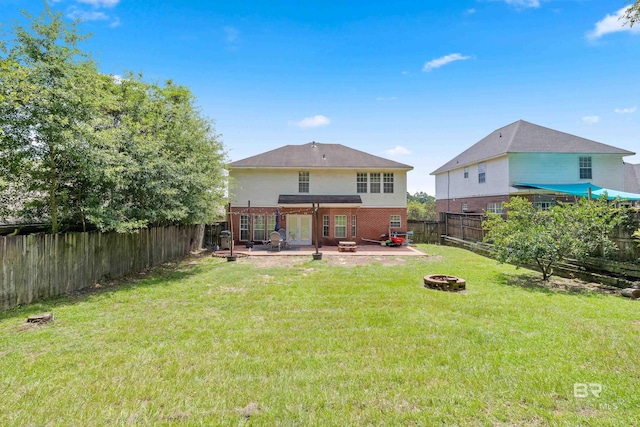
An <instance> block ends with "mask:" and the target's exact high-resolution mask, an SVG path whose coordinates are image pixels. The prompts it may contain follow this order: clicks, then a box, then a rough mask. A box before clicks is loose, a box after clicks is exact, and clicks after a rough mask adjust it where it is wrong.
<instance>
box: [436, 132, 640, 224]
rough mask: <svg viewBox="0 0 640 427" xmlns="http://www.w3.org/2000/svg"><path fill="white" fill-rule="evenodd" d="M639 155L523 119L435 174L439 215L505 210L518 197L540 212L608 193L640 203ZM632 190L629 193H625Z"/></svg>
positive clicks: (474, 147)
mask: <svg viewBox="0 0 640 427" xmlns="http://www.w3.org/2000/svg"><path fill="white" fill-rule="evenodd" d="M633 154H635V153H633V152H631V151H628V150H624V149H622V148H617V147H612V146H610V145H606V144H602V143H599V142H596V141H591V140H589V139H585V138H580V137H578V136H574V135H570V134H567V133H564V132H559V131H557V130H553V129H549V128H545V127H542V126H538V125H535V124H533V123H529V122H525V121H523V120H518V121H517V122H515V123H512V124H510V125H508V126H505V127H503V128H500V129H497V130H495V131H493V132H492V133H490V134H489V135H487V136H486V137H485V138H483V139H482V140H480V141H479V142H477V143H476V144H474V145H472V146H471V147H469V148H468V149H467V150H465V151H464V152H462V153H460V154H459V155H457V156H456V157H454V158H453V159H451V160H450V161H448V162H447V163H445V164H444V165H443V166H441V167H440V168H438V169H437V170H435V171H434V172H432V173H431V175H435V177H436V212H478V213H481V212H485V211H487V212H497V213H501V212H502V204H503V203H504V202H506V201H508V200H509V198H510V197H512V196H524V197H527V198H528V199H529V200H531V201H532V202H533V203H535V204H536V205H537V206H538V207H539V208H542V209H547V208H549V207H550V206H551V205H553V204H554V203H555V202H556V201H567V202H572V201H575V199H576V197H579V196H586V195H588V192H589V191H591V190H593V191H596V190H598V189H600V188H602V189H601V190H599V191H600V192H602V191H605V190H608V193H609V195H610V196H611V195H612V194H613V195H620V196H623V197H626V198H628V199H631V200H636V199H640V196H639V195H638V194H628V193H637V192H639V191H640V184H639V181H638V178H639V177H640V169H639V167H640V166H639V165H630V164H626V163H624V162H623V160H622V159H623V157H625V156H631V155H633ZM625 192H626V193H625Z"/></svg>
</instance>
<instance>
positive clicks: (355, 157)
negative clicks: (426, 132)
mask: <svg viewBox="0 0 640 427" xmlns="http://www.w3.org/2000/svg"><path fill="white" fill-rule="evenodd" d="M229 167H230V168H231V169H233V168H309V169H312V168H322V169H325V168H357V169H365V168H366V169H370V168H376V169H404V170H411V169H413V167H412V166H409V165H405V164H403V163H398V162H394V161H393V160H388V159H385V158H382V157H378V156H374V155H372V154H368V153H365V152H363V151H359V150H354V149H353V148H349V147H345V146H344V145H340V144H321V143H319V142H310V143H308V144H302V145H285V146H284V147H281V148H276V149H275V150H271V151H267V152H266V153H262V154H258V155H256V156H252V157H247V158H246V159H242V160H238V161H235V162H233V163H231V164H230V165H229Z"/></svg>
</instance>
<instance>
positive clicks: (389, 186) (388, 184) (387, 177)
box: [382, 173, 393, 193]
mask: <svg viewBox="0 0 640 427" xmlns="http://www.w3.org/2000/svg"><path fill="white" fill-rule="evenodd" d="M382 177H383V186H382V188H383V189H384V192H385V193H393V174H392V173H385V174H383V176H382Z"/></svg>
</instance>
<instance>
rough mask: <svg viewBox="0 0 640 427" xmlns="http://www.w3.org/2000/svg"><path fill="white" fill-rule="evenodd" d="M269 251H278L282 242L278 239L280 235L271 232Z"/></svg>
mask: <svg viewBox="0 0 640 427" xmlns="http://www.w3.org/2000/svg"><path fill="white" fill-rule="evenodd" d="M269 245H270V246H269V250H271V251H279V250H280V249H281V248H282V240H281V239H280V233H278V232H277V231H272V232H271V234H269Z"/></svg>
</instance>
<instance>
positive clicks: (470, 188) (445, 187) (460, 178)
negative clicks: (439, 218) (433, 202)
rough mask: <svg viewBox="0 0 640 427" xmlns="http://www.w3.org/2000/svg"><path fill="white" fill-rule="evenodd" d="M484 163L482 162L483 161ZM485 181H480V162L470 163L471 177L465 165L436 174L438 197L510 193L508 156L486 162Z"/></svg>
mask: <svg viewBox="0 0 640 427" xmlns="http://www.w3.org/2000/svg"><path fill="white" fill-rule="evenodd" d="M481 163H482V162H481ZM484 163H485V164H486V168H485V174H486V175H485V182H484V183H479V182H478V163H475V164H472V165H469V166H468V167H469V177H468V178H465V177H464V167H461V168H458V169H453V170H451V171H449V172H444V173H441V174H438V175H436V199H439V200H443V199H460V198H465V197H479V196H495V195H499V194H508V193H509V163H508V160H507V157H506V156H504V157H499V158H496V159H493V160H487V161H486V162H484Z"/></svg>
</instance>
